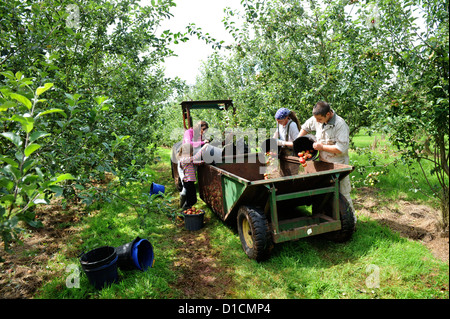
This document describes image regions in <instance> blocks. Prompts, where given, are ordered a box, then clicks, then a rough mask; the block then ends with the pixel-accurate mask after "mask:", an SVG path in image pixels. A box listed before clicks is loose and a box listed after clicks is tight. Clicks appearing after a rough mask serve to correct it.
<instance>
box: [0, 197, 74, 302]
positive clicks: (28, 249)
mask: <svg viewBox="0 0 450 319" xmlns="http://www.w3.org/2000/svg"><path fill="white" fill-rule="evenodd" d="M79 209H80V208H79V207H76V206H73V207H66V208H65V209H64V208H63V207H62V206H61V205H59V204H54V205H47V206H39V207H38V208H37V209H36V215H37V218H38V219H39V220H40V221H42V223H43V227H42V228H29V229H28V230H27V232H26V233H25V234H24V235H23V238H22V244H19V243H14V244H13V245H12V247H11V249H12V251H13V253H7V252H5V251H4V249H3V247H2V248H1V249H0V257H1V258H2V259H3V260H4V262H0V296H1V298H15V299H17V298H32V297H33V296H34V294H35V293H36V291H37V289H39V288H40V287H41V286H42V284H43V283H44V282H46V281H48V280H49V279H50V278H51V277H52V275H53V274H52V273H51V272H50V271H49V269H48V268H47V265H48V262H49V261H50V260H51V259H52V258H54V255H55V254H56V253H57V252H59V251H61V250H64V254H65V255H68V256H74V255H76V252H75V251H69V250H68V248H67V240H68V238H69V236H70V238H71V240H72V239H73V236H76V234H77V233H78V229H77V226H74V225H76V224H77V223H78V222H79V218H80V214H82V212H81V211H80V210H79ZM1 245H2V246H3V242H1Z"/></svg>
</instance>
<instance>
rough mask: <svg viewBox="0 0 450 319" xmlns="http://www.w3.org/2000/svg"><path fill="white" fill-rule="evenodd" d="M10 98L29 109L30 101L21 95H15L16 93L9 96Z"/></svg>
mask: <svg viewBox="0 0 450 319" xmlns="http://www.w3.org/2000/svg"><path fill="white" fill-rule="evenodd" d="M9 96H10V97H12V98H13V99H15V100H17V101H18V102H20V103H22V104H23V105H25V106H26V107H27V108H28V109H29V110H30V109H31V106H32V104H31V101H30V100H29V99H28V98H26V97H25V96H23V95H20V94H17V93H11V94H10V95H9Z"/></svg>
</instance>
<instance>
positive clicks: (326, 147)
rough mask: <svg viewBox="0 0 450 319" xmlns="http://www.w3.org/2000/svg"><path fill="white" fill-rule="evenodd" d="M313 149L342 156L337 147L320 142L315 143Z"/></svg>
mask: <svg viewBox="0 0 450 319" xmlns="http://www.w3.org/2000/svg"><path fill="white" fill-rule="evenodd" d="M313 148H314V149H315V150H318V151H324V152H328V153H333V154H341V153H342V152H341V151H340V150H339V149H338V148H337V147H336V145H324V144H322V143H319V142H314V143H313Z"/></svg>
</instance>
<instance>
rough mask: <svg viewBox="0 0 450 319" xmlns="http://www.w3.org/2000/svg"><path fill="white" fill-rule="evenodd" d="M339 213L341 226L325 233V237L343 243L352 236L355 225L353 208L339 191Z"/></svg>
mask: <svg viewBox="0 0 450 319" xmlns="http://www.w3.org/2000/svg"><path fill="white" fill-rule="evenodd" d="M339 215H340V219H341V225H342V228H341V229H340V230H336V231H334V232H330V233H326V234H325V238H327V239H329V240H332V241H335V242H338V243H343V242H346V241H348V240H350V238H352V235H353V233H354V232H355V229H356V225H355V216H354V213H353V210H352V208H351V207H350V204H349V203H348V201H347V199H346V198H345V197H344V195H342V194H341V193H339Z"/></svg>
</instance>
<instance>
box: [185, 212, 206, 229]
mask: <svg viewBox="0 0 450 319" xmlns="http://www.w3.org/2000/svg"><path fill="white" fill-rule="evenodd" d="M183 216H184V228H185V229H186V230H199V229H202V228H203V219H204V217H205V213H204V212H203V213H201V214H192V215H190V214H184V213H183Z"/></svg>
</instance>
